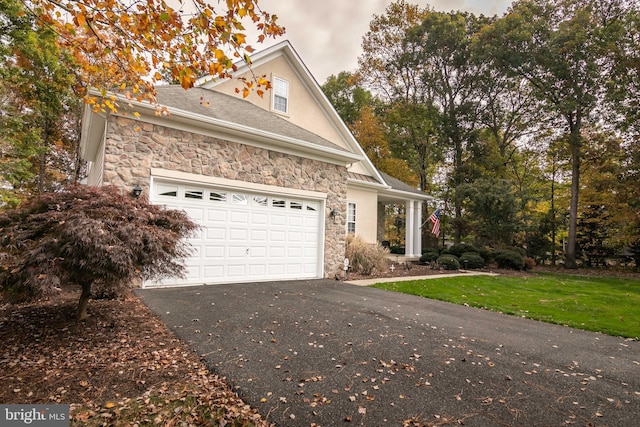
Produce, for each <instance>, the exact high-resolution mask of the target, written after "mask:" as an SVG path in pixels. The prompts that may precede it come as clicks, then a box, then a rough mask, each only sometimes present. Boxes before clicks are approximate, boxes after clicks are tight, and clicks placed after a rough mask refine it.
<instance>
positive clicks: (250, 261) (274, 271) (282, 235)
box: [145, 181, 323, 286]
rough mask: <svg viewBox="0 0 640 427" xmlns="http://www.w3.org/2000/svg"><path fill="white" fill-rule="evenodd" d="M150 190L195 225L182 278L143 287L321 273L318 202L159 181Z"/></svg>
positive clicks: (155, 199) (153, 197)
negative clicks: (183, 213)
mask: <svg viewBox="0 0 640 427" xmlns="http://www.w3.org/2000/svg"><path fill="white" fill-rule="evenodd" d="M151 191H152V195H151V200H152V202H153V203H154V204H162V205H165V206H166V207H167V208H169V209H181V210H184V211H185V212H187V214H188V215H189V216H190V217H191V219H193V220H194V221H195V222H196V223H198V224H199V225H200V226H201V229H200V230H199V231H198V232H197V235H196V236H194V237H193V238H191V239H190V240H189V243H190V244H191V246H192V248H193V253H192V255H191V257H190V258H188V259H187V260H186V266H187V273H186V278H183V279H181V278H171V279H164V280H162V281H160V282H151V283H145V286H176V285H195V284H207V283H232V282H246V281H266V280H280V279H307V278H318V277H322V270H321V260H322V239H321V238H320V234H321V229H322V223H321V220H322V218H323V216H322V215H321V210H322V208H323V204H322V201H320V200H306V199H303V198H297V197H284V196H282V197H281V196H278V195H270V194H267V193H258V192H252V191H236V190H225V189H224V188H214V187H211V188H209V187H205V186H199V185H188V184H178V183H172V182H163V181H156V182H154V183H153V184H152V189H151Z"/></svg>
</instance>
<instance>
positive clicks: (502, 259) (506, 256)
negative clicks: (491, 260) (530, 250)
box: [494, 249, 524, 270]
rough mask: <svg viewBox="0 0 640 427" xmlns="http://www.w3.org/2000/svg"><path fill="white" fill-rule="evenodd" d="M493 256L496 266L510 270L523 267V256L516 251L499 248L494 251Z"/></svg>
mask: <svg viewBox="0 0 640 427" xmlns="http://www.w3.org/2000/svg"><path fill="white" fill-rule="evenodd" d="M494 257H495V260H496V263H497V264H498V268H507V269H510V270H522V269H524V258H523V257H522V255H520V254H519V253H518V252H516V251H511V250H508V249H501V250H498V251H495V253H494Z"/></svg>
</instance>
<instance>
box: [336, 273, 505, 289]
mask: <svg viewBox="0 0 640 427" xmlns="http://www.w3.org/2000/svg"><path fill="white" fill-rule="evenodd" d="M459 271H460V272H459V273H450V274H429V275H427V276H405V277H379V278H377V279H362V280H346V281H345V282H344V283H349V284H350V285H356V286H371V285H375V284H376V283H389V282H408V281H411V280H426V279H442V278H444V277H456V276H499V274H497V273H486V272H482V271H470V270H459Z"/></svg>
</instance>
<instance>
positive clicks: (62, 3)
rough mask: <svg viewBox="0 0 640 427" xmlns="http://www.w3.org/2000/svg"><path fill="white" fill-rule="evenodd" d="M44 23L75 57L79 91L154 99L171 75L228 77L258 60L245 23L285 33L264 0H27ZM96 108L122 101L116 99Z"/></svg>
mask: <svg viewBox="0 0 640 427" xmlns="http://www.w3.org/2000/svg"><path fill="white" fill-rule="evenodd" d="M21 1H22V2H23V3H24V6H25V10H26V11H27V13H30V14H32V15H33V16H35V17H37V19H38V24H39V25H42V26H46V27H48V28H50V29H51V30H52V31H54V32H55V33H56V35H57V43H58V45H59V47H60V48H61V49H63V50H64V51H66V52H68V53H69V55H71V57H72V58H73V60H74V62H75V64H76V66H77V69H76V72H77V75H76V77H77V79H78V90H84V91H86V89H87V88H90V87H97V88H101V89H103V90H107V89H110V90H112V89H117V88H119V89H121V90H126V93H127V94H129V96H131V97H133V98H137V99H153V95H154V83H155V82H158V81H160V80H162V79H163V74H165V75H167V74H168V75H170V76H171V77H172V78H173V79H175V80H177V81H179V82H180V84H181V85H182V87H184V88H186V89H188V88H190V87H193V85H194V84H195V82H196V80H197V79H198V78H199V77H202V76H204V75H208V76H213V77H217V78H228V77H230V75H231V72H232V71H233V70H234V69H235V65H234V62H235V61H238V60H244V61H246V62H248V63H250V62H251V53H252V52H253V48H252V46H251V44H250V43H249V40H248V35H247V31H246V27H245V24H244V22H245V21H249V22H250V25H252V26H253V27H254V28H255V30H256V31H257V33H258V35H257V40H256V41H257V42H262V41H263V40H265V39H266V38H268V37H275V36H278V35H281V34H282V33H283V32H284V28H283V27H281V26H280V25H279V24H278V22H277V16H275V15H271V14H269V13H268V12H266V11H263V10H262V9H260V7H259V6H258V0H225V1H224V2H217V5H214V4H212V3H211V2H208V1H206V0H177V1H175V2H166V1H165V0H148V1H144V2H137V1H130V0H21ZM244 84H245V87H244V91H245V94H247V93H248V92H249V91H251V90H253V89H256V88H258V90H261V89H259V87H264V86H267V85H268V81H267V80H266V79H264V78H256V80H255V81H245V82H244ZM88 101H89V102H93V103H97V106H96V108H97V109H101V108H111V109H113V108H116V106H115V105H114V104H113V102H112V101H109V100H106V101H105V102H104V103H103V104H101V102H100V101H98V99H97V98H91V99H89V100H88Z"/></svg>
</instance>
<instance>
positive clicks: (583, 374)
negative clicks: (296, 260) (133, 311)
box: [137, 280, 640, 427]
mask: <svg viewBox="0 0 640 427" xmlns="http://www.w3.org/2000/svg"><path fill="white" fill-rule="evenodd" d="M137 293H138V295H139V296H140V298H141V299H142V301H143V302H144V303H145V304H146V305H147V306H149V307H150V308H151V310H152V311H153V312H154V313H156V314H157V315H158V316H159V317H160V318H161V319H162V320H163V321H164V322H166V323H167V325H168V326H169V327H170V328H171V329H172V330H173V331H174V332H175V333H176V334H177V335H178V336H179V337H180V338H181V339H182V340H184V341H185V342H186V343H188V344H189V345H190V346H191V347H192V348H193V349H194V351H196V352H197V353H198V354H200V355H202V357H203V358H204V359H205V361H206V363H207V365H208V367H209V368H210V369H211V370H212V371H214V372H215V373H217V374H218V375H220V376H223V377H226V378H227V381H228V382H229V383H230V384H231V385H232V386H233V387H235V388H236V391H237V392H238V394H239V395H240V396H241V397H242V398H243V399H244V400H245V401H246V402H247V403H248V404H250V405H251V406H253V407H254V408H256V409H257V410H258V411H259V412H260V413H261V414H263V416H265V417H266V418H267V419H268V420H270V421H271V422H273V423H275V424H277V425H281V426H311V425H317V426H341V425H345V426H348V425H364V426H402V425H461V424H463V425H465V426H561V425H577V426H586V425H588V426H592V425H594V426H599V425H602V426H620V427H622V426H632V425H637V422H638V417H639V416H640V363H639V362H640V344H639V343H638V342H637V341H632V340H625V339H622V338H616V337H610V336H606V335H602V334H597V333H591V332H584V331H578V330H574V329H570V328H567V327H562V326H557V325H549V324H545V323H541V322H536V321H532V320H526V319H522V318H518V317H513V316H506V315H502V314H498V313H492V312H488V311H484V310H478V309H474V308H469V307H464V306H457V305H453V304H449V303H444V302H439V301H434V300H429V299H425V298H421V297H415V296H410V295H403V294H398V293H393V292H388V291H383V290H378V289H373V288H366V287H358V286H353V285H348V284H345V283H342V282H335V281H329V280H310V281H291V282H268V283H244V284H232V285H213V286H199V287H186V288H170V289H143V290H140V291H138V292H137ZM413 423H415V424H413Z"/></svg>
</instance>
